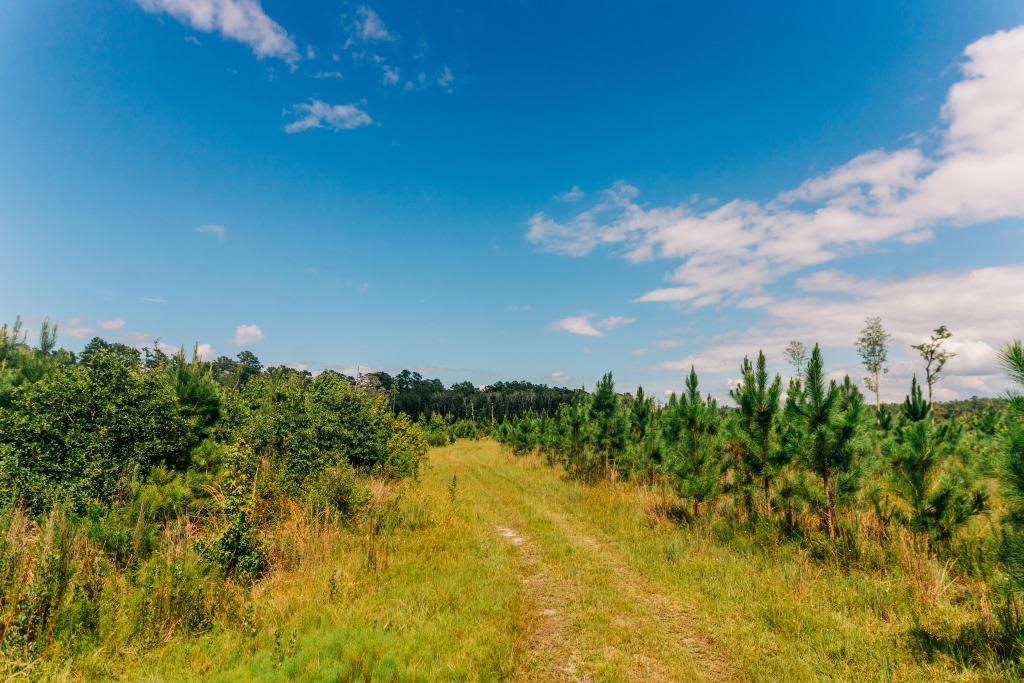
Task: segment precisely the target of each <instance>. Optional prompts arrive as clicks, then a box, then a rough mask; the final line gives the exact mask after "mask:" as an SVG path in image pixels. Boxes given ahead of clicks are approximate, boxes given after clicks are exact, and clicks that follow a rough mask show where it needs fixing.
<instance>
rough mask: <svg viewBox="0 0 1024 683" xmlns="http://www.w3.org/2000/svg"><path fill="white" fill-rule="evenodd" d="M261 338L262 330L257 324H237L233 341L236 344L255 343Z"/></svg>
mask: <svg viewBox="0 0 1024 683" xmlns="http://www.w3.org/2000/svg"><path fill="white" fill-rule="evenodd" d="M261 339H263V330H261V329H260V328H259V326H258V325H239V326H238V328H237V329H235V339H234V341H235V344H236V345H237V346H247V345H249V344H255V343H256V342H258V341H260V340H261Z"/></svg>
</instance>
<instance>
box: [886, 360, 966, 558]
mask: <svg viewBox="0 0 1024 683" xmlns="http://www.w3.org/2000/svg"><path fill="white" fill-rule="evenodd" d="M900 413H901V414H900V424H899V425H898V426H897V428H896V429H895V433H894V438H893V440H892V441H891V442H890V443H889V445H888V447H887V451H888V455H889V462H890V465H891V472H890V474H889V491H890V493H891V495H892V496H893V498H894V499H895V502H896V505H895V509H894V513H895V514H894V517H895V518H896V519H897V520H898V521H900V522H902V523H903V524H905V525H906V526H907V527H908V528H909V529H910V530H911V531H913V532H914V533H915V534H917V535H920V536H923V537H926V538H928V539H929V540H931V541H933V542H937V543H947V542H949V541H950V540H951V539H952V538H953V536H954V535H955V534H956V532H957V531H958V530H959V529H960V527H962V526H963V525H964V524H965V523H966V522H967V521H968V520H969V519H970V518H971V517H972V516H974V515H976V514H978V513H980V512H982V511H983V510H984V509H985V505H986V496H985V493H984V492H983V491H982V490H981V489H980V488H978V487H977V486H976V485H974V483H973V482H971V481H970V478H969V476H968V473H967V472H966V470H965V469H964V468H963V466H962V465H961V463H959V462H958V461H957V459H956V458H954V457H952V455H953V453H954V447H955V443H954V442H953V441H952V440H950V439H949V437H948V430H947V429H944V428H943V427H941V426H936V425H934V424H932V421H931V419H930V417H931V403H930V402H928V401H926V400H924V398H923V397H922V396H921V388H920V386H919V385H918V384H917V380H916V378H915V379H914V380H913V381H912V383H911V387H910V395H909V396H907V398H906V400H905V401H904V402H903V406H902V408H901V410H900Z"/></svg>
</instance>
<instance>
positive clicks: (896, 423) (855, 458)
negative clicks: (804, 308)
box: [497, 319, 1024, 677]
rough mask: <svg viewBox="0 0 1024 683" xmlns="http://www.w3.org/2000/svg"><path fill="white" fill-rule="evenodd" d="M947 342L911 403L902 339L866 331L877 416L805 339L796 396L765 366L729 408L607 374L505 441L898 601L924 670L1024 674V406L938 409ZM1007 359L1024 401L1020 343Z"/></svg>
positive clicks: (690, 522)
mask: <svg viewBox="0 0 1024 683" xmlns="http://www.w3.org/2000/svg"><path fill="white" fill-rule="evenodd" d="M950 336H951V333H950V332H949V330H948V329H946V328H945V327H944V326H940V327H939V328H937V329H936V330H935V332H934V333H933V335H932V336H931V337H930V339H929V340H928V341H926V342H924V343H923V344H921V345H918V346H915V347H914V348H915V349H916V350H918V351H919V352H920V354H921V356H922V360H923V361H924V365H925V383H924V388H922V386H921V385H920V384H919V383H918V382H917V379H916V378H914V380H913V381H912V383H911V386H910V387H909V392H908V394H907V397H906V399H905V400H904V402H903V403H902V404H901V405H882V404H881V401H880V399H879V398H878V394H877V393H876V392H875V390H876V389H877V388H878V386H879V384H880V383H881V381H882V378H883V377H884V375H885V373H886V367H885V364H886V357H887V345H888V343H889V337H888V335H887V334H886V333H885V332H884V330H883V329H882V327H881V321H879V320H878V319H869V320H868V321H867V325H866V327H865V330H864V333H863V334H862V336H861V337H860V338H859V339H858V340H857V346H858V350H859V351H860V353H861V357H862V359H863V360H864V366H865V370H866V371H867V373H868V374H867V377H866V385H867V386H868V387H869V388H870V389H871V390H872V393H875V396H873V398H874V401H872V403H874V404H875V405H874V407H869V406H868V405H867V402H866V401H865V397H864V396H863V395H862V394H861V392H860V391H859V389H858V388H857V387H856V386H855V385H854V383H853V382H852V381H851V380H850V378H849V377H846V378H845V379H844V380H843V381H841V382H839V381H835V380H827V379H826V369H825V365H824V360H823V358H822V354H821V351H820V349H819V347H818V346H817V345H815V346H814V347H813V349H812V350H811V351H810V353H808V352H807V350H806V347H805V346H804V345H803V344H802V343H800V342H794V343H793V344H791V345H790V347H789V348H788V349H787V358H788V359H789V360H790V362H791V363H792V365H793V375H792V377H791V378H790V379H789V381H788V383H785V384H784V381H783V378H782V377H781V376H779V375H775V376H772V375H770V373H769V372H768V370H767V361H766V358H765V356H764V354H763V353H759V354H758V355H757V357H756V360H753V361H751V360H750V359H745V360H744V361H743V363H742V366H741V367H740V377H741V380H740V382H739V384H738V386H736V387H735V388H734V389H733V390H732V392H731V399H732V403H733V405H731V406H720V405H719V404H718V403H717V402H716V401H715V399H713V398H711V397H710V396H706V395H703V394H702V393H701V390H700V384H699V378H698V375H697V372H696V369H691V371H690V373H689V375H688V376H687V378H686V383H685V384H686V389H685V391H684V392H683V393H682V394H681V395H675V394H673V395H671V396H670V397H669V399H668V402H667V404H666V405H664V406H659V405H656V404H655V402H654V401H653V400H652V399H651V398H650V397H648V396H646V395H645V394H644V392H643V389H642V388H641V389H638V390H637V391H636V393H635V394H624V395H623V394H619V393H617V392H616V390H615V385H614V382H613V378H612V375H611V373H608V374H606V375H605V376H604V378H603V379H602V380H601V381H600V382H599V383H598V384H597V386H596V387H595V388H594V391H593V392H592V393H587V392H579V393H577V395H576V396H575V398H574V400H573V401H572V403H570V404H567V405H564V406H561V407H560V408H559V410H558V412H557V414H556V415H555V416H553V417H549V416H541V415H535V416H533V415H526V416H523V417H521V418H519V419H517V420H511V421H508V422H506V423H503V424H502V425H500V427H499V428H498V430H497V438H498V439H499V440H500V441H501V442H502V443H505V444H507V445H508V446H509V447H510V448H511V449H512V451H513V452H515V453H519V454H526V453H532V452H536V453H538V454H540V455H541V457H542V458H543V459H545V460H546V461H547V462H548V463H549V464H551V465H553V466H557V467H560V468H563V469H564V471H565V472H566V473H567V475H568V476H569V477H571V478H574V479H578V480H580V481H584V482H592V483H593V482H600V481H619V482H632V483H633V484H635V485H636V486H638V487H642V488H646V489H650V490H654V491H659V492H662V493H664V492H671V494H672V499H671V500H672V502H671V503H670V504H667V505H666V506H665V507H664V509H663V510H662V513H663V514H664V515H666V516H668V517H669V518H671V519H674V520H676V521H677V522H678V523H679V524H682V525H683V526H685V527H688V528H690V529H692V530H693V531H694V533H696V534H705V535H710V536H711V537H713V538H715V539H718V540H719V541H721V540H723V539H725V540H727V541H728V543H730V544H732V545H735V546H737V547H751V548H758V549H760V552H764V553H767V554H768V555H774V554H775V553H777V552H780V551H779V550H778V549H779V548H792V549H793V550H792V551H785V552H795V553H797V554H798V555H799V556H801V557H807V558H812V559H813V560H814V561H815V562H817V563H819V564H820V566H821V567H822V568H823V569H822V570H824V568H825V567H829V568H839V569H841V570H843V571H846V572H853V573H855V574H857V575H861V576H865V577H870V579H871V580H872V581H881V582H888V583H890V584H891V585H893V586H898V587H899V589H898V591H896V592H894V593H892V594H891V597H880V596H879V597H878V599H879V601H880V602H879V604H878V605H877V608H878V611H879V615H880V616H881V617H882V618H884V619H888V618H890V617H891V616H892V615H893V614H894V613H896V612H899V611H904V610H905V611H906V613H909V614H912V615H913V626H912V628H908V629H907V631H906V633H904V634H903V637H905V638H906V639H907V641H908V642H909V643H911V645H912V646H913V647H914V649H915V651H916V652H917V653H918V654H919V656H920V658H922V659H923V660H927V659H929V658H935V657H939V658H943V657H944V658H949V659H950V660H951V661H954V662H956V664H957V665H958V666H959V667H961V668H963V669H964V670H965V671H974V670H978V671H987V672H989V673H995V672H1000V673H1005V674H1006V675H1010V676H1014V677H1019V676H1020V675H1021V673H1022V670H1024V669H1022V668H1021V667H1022V656H1024V583H1022V581H1021V578H1022V576H1024V541H1022V539H1024V536H1022V532H1024V436H1022V435H1024V396H1021V395H1014V396H1010V397H1008V398H1007V399H1006V400H1001V401H988V402H975V403H973V404H972V403H965V402H960V403H957V404H954V405H952V406H948V407H947V406H936V405H933V404H932V402H931V401H930V400H929V399H928V398H927V396H930V395H931V394H932V389H933V387H934V385H935V384H936V383H937V382H939V381H940V380H941V378H942V375H941V372H942V370H943V368H944V366H945V364H946V362H947V361H948V360H949V359H950V358H951V357H952V355H953V354H952V353H950V352H949V351H947V350H946V348H945V346H944V342H945V341H946V340H948V339H949V337H950ZM1001 361H1002V364H1003V366H1004V368H1005V369H1006V371H1007V372H1008V373H1009V375H1010V376H1011V377H1012V378H1013V379H1014V380H1015V381H1016V382H1017V383H1018V384H1019V385H1020V386H1022V387H1024V347H1022V345H1021V342H1019V341H1018V342H1013V343H1010V344H1007V345H1006V346H1005V347H1004V349H1003V350H1002V352H1001ZM902 591H906V592H902ZM897 596H902V597H897ZM891 600H899V601H903V602H902V604H901V605H897V604H896V603H895V602H890V601H891ZM940 604H945V605H956V609H955V610H954V612H955V614H956V616H953V612H943V611H942V610H938V611H935V610H932V609H930V607H931V606H935V605H940ZM837 646H839V645H838V644H837Z"/></svg>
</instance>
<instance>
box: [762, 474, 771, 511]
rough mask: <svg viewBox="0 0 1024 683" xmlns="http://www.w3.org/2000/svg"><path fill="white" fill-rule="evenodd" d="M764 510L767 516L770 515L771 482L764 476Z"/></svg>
mask: <svg viewBox="0 0 1024 683" xmlns="http://www.w3.org/2000/svg"><path fill="white" fill-rule="evenodd" d="M763 483H764V509H765V510H766V511H767V513H768V515H769V516H770V515H771V514H772V480H771V479H769V478H768V476H767V475H766V476H765V477H764V482H763Z"/></svg>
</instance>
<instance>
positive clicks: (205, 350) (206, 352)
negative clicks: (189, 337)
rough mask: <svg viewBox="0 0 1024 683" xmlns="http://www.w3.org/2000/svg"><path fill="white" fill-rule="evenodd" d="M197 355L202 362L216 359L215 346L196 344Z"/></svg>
mask: <svg viewBox="0 0 1024 683" xmlns="http://www.w3.org/2000/svg"><path fill="white" fill-rule="evenodd" d="M196 355H197V356H199V358H200V360H204V361H207V362H209V361H211V360H213V359H214V353H213V346H211V345H210V344H196Z"/></svg>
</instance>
